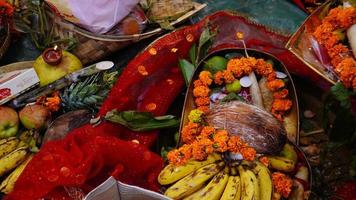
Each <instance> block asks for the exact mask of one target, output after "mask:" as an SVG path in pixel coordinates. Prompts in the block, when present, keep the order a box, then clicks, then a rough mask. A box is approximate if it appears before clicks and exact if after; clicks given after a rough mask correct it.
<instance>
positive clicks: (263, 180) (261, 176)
mask: <svg viewBox="0 0 356 200" xmlns="http://www.w3.org/2000/svg"><path fill="white" fill-rule="evenodd" d="M255 171H256V173H257V180H258V185H259V189H260V194H259V195H260V200H271V198H272V194H273V185H272V179H271V175H270V172H269V170H268V168H267V167H266V166H264V165H263V164H262V163H260V162H257V165H256V167H255Z"/></svg>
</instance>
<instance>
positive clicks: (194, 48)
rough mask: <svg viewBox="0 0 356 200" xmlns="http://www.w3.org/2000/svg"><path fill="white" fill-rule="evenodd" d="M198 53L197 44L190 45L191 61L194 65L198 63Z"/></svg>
mask: <svg viewBox="0 0 356 200" xmlns="http://www.w3.org/2000/svg"><path fill="white" fill-rule="evenodd" d="M196 53H197V45H196V44H193V45H192V47H190V49H189V58H190V62H192V63H193V65H194V66H196V65H197V63H196Z"/></svg>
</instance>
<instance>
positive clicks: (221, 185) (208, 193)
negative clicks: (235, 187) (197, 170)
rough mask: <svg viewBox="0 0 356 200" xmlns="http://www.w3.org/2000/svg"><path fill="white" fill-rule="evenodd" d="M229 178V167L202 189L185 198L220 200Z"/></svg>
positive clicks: (189, 199) (192, 199)
mask: <svg viewBox="0 0 356 200" xmlns="http://www.w3.org/2000/svg"><path fill="white" fill-rule="evenodd" d="M228 180H229V168H227V167H226V168H225V170H223V171H221V172H220V173H218V174H217V175H216V176H214V178H213V179H212V180H211V181H210V182H209V184H208V185H207V186H205V187H204V188H203V189H202V190H199V191H198V192H196V193H194V194H192V195H190V196H189V197H187V198H185V200H195V199H204V200H219V199H220V197H221V194H222V193H223V192H224V189H225V186H226V184H227V181H228Z"/></svg>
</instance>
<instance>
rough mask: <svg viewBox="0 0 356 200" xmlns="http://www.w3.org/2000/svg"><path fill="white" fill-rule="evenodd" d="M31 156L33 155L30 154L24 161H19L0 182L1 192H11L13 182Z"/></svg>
mask: <svg viewBox="0 0 356 200" xmlns="http://www.w3.org/2000/svg"><path fill="white" fill-rule="evenodd" d="M32 157H33V155H30V156H29V157H28V158H27V159H26V160H25V161H23V162H22V163H21V165H19V166H18V167H17V168H16V169H15V170H14V171H13V172H11V174H10V175H9V176H8V177H6V179H5V180H3V181H2V182H1V184H0V191H1V192H3V193H5V194H9V193H10V192H12V190H13V189H14V187H15V183H16V181H17V179H18V178H19V177H20V175H21V173H22V172H23V170H24V169H25V167H26V166H27V164H28V163H29V162H30V160H31V159H32Z"/></svg>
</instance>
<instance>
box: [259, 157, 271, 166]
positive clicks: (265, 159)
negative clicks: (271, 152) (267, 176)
mask: <svg viewBox="0 0 356 200" xmlns="http://www.w3.org/2000/svg"><path fill="white" fill-rule="evenodd" d="M259 160H260V162H261V163H262V164H263V165H265V166H266V167H268V165H269V160H268V158H267V157H266V156H262V157H260V158H259Z"/></svg>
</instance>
